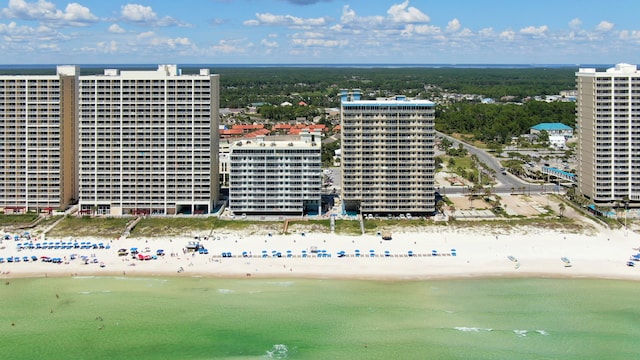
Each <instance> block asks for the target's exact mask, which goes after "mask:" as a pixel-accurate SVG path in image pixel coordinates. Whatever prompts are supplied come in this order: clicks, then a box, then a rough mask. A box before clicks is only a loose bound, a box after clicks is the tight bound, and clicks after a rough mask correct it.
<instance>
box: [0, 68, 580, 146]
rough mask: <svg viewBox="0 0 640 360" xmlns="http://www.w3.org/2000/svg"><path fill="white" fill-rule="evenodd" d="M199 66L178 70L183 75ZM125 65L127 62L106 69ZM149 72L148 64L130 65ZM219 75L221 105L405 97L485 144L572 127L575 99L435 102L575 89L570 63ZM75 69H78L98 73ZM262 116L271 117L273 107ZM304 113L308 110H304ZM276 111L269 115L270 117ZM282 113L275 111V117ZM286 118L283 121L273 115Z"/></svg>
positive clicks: (440, 125) (448, 127)
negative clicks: (354, 95) (449, 96)
mask: <svg viewBox="0 0 640 360" xmlns="http://www.w3.org/2000/svg"><path fill="white" fill-rule="evenodd" d="M205 66H206V65H202V66H192V67H182V69H183V73H184V74H189V73H197V72H198V70H199V68H201V67H205ZM113 67H115V68H119V69H122V70H126V69H127V66H123V65H120V66H113ZM132 68H133V69H136V70H141V69H148V70H154V69H155V67H141V66H134V67H132ZM210 69H211V71H212V73H217V74H220V107H221V108H226V107H229V108H243V107H246V106H249V105H250V104H253V103H267V104H272V105H278V104H280V103H282V102H284V101H288V102H291V103H293V104H297V103H298V102H299V101H304V102H305V103H306V104H307V105H308V106H310V107H312V108H317V110H318V111H317V112H318V113H321V111H319V110H321V109H322V108H325V107H338V106H339V97H338V93H339V89H342V88H344V89H355V88H359V89H361V90H362V94H363V99H374V98H376V97H384V96H392V95H399V94H402V95H406V96H408V97H416V98H421V99H428V100H433V101H434V102H436V103H437V104H438V107H437V116H436V128H437V129H438V130H439V131H443V132H445V133H464V134H469V135H472V136H473V137H474V138H476V139H477V140H481V141H484V142H497V143H506V142H508V141H509V140H510V139H511V137H512V136H517V135H519V134H522V133H525V132H528V128H529V127H531V126H532V125H535V124H537V123H540V122H561V123H564V124H567V125H570V126H574V125H575V110H574V108H575V104H573V103H558V102H553V103H546V102H536V101H529V102H526V103H524V104H523V105H515V104H501V103H497V104H481V103H480V102H478V101H459V102H453V103H449V102H447V103H445V102H444V101H443V102H442V103H440V99H442V97H441V96H442V95H443V94H444V93H458V94H477V95H482V97H486V98H492V99H495V100H497V101H500V99H501V98H503V97H505V96H509V97H510V99H511V101H513V102H517V101H520V100H521V99H525V98H528V97H534V96H544V95H557V94H558V93H559V92H560V91H562V90H570V89H574V88H575V72H576V71H577V70H578V69H577V68H575V67H560V68H558V67H551V68H525V69H522V68H519V69H502V68H446V67H443V68H422V67H417V68H404V67H399V68H386V67H385V68H357V67H344V68H339V67H327V68H322V67H237V68H234V67H215V66H210ZM53 72H55V69H46V70H42V69H34V68H33V67H32V68H30V69H26V70H20V69H3V70H0V74H15V73H20V74H43V73H44V74H52V73H53ZM101 72H102V69H101V68H99V67H84V68H82V67H81V73H82V74H96V73H101ZM265 110H266V111H265V114H267V113H271V114H277V111H274V109H273V108H269V109H265ZM306 110H307V113H308V111H309V109H306ZM274 116H275V115H274ZM280 116H281V115H280ZM278 120H286V119H278Z"/></svg>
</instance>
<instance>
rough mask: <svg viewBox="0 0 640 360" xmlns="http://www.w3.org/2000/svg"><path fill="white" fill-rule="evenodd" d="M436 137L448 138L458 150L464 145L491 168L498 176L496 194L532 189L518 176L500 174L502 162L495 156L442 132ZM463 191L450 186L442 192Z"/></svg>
mask: <svg viewBox="0 0 640 360" xmlns="http://www.w3.org/2000/svg"><path fill="white" fill-rule="evenodd" d="M436 135H437V136H440V137H443V138H447V139H448V140H449V141H451V142H452V143H453V147H454V148H457V147H458V144H462V146H463V147H464V148H465V149H466V150H467V151H468V152H469V153H470V154H472V155H476V156H477V157H478V160H479V161H480V162H482V163H484V164H486V165H487V166H488V167H489V168H491V169H493V170H495V174H496V175H495V177H496V181H497V182H498V185H497V186H495V187H494V188H493V191H494V192H495V193H496V194H509V193H511V192H512V189H521V188H522V187H526V188H527V189H530V188H531V186H532V185H533V184H530V183H528V182H526V181H522V180H520V179H519V178H517V177H516V176H513V175H511V174H509V173H507V174H506V175H503V174H502V173H501V172H500V168H501V165H500V162H498V160H497V159H496V158H494V157H493V156H491V155H489V154H488V153H487V152H486V151H484V150H482V149H479V148H477V147H475V146H473V145H470V144H467V143H465V142H462V141H460V140H458V139H456V138H453V137H451V136H449V135H446V134H443V133H441V132H437V131H436ZM463 191H464V188H460V187H459V186H457V187H453V186H449V187H446V189H442V192H444V193H446V194H447V195H449V194H462V193H463Z"/></svg>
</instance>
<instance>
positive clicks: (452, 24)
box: [447, 18, 462, 32]
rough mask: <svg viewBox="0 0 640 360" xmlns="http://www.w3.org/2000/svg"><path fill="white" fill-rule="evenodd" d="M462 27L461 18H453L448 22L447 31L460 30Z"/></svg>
mask: <svg viewBox="0 0 640 360" xmlns="http://www.w3.org/2000/svg"><path fill="white" fill-rule="evenodd" d="M461 27H462V25H460V20H458V19H457V18H456V19H453V20H451V21H449V22H448V23H447V31H449V32H455V31H458V30H460V28H461Z"/></svg>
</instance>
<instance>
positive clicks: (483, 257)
mask: <svg viewBox="0 0 640 360" xmlns="http://www.w3.org/2000/svg"><path fill="white" fill-rule="evenodd" d="M483 230H484V229H477V228H475V229H466V230H463V229H442V228H425V229H422V230H420V231H408V232H398V233H394V234H393V239H392V240H382V239H381V237H380V236H374V235H362V236H349V235H335V234H326V233H297V234H288V235H280V234H277V235H271V234H247V233H243V232H242V231H238V232H233V231H225V232H221V233H219V234H216V235H215V236H212V238H210V239H209V238H206V237H201V236H200V237H198V241H199V242H200V244H201V245H202V246H203V247H204V248H206V249H207V252H208V254H200V253H197V252H195V253H190V252H187V251H186V249H185V247H186V246H187V245H188V244H189V242H193V241H196V240H195V239H196V238H195V236H197V234H191V235H190V236H183V237H175V238H169V237H162V238H155V239H144V238H126V239H112V240H108V239H101V238H84V239H74V238H66V239H48V240H47V241H45V242H44V243H49V242H52V243H55V242H61V243H65V244H73V243H78V242H81V241H84V242H87V243H91V244H98V243H103V245H104V248H88V249H80V248H75V247H71V248H68V249H55V248H52V249H36V248H33V249H30V248H29V247H28V246H27V245H25V247H24V248H23V249H22V250H18V248H17V244H23V243H24V244H27V242H25V241H23V240H21V241H14V240H4V241H3V242H2V244H1V245H0V257H1V258H3V259H4V262H3V263H0V278H2V279H12V278H13V279H15V278H36V277H69V276H116V277H117V276H125V277H171V278H180V277H202V278H215V279H240V278H247V279H251V278H258V279H275V278H282V279H295V278H301V279H303V278H304V279H336V280H349V279H351V280H375V281H420V280H446V279H473V278H478V279H480V278H484V279H486V278H590V279H611V280H626V281H640V262H638V266H637V268H636V267H629V266H627V264H626V263H627V261H629V259H630V256H631V255H633V254H636V253H638V252H639V251H638V250H637V249H638V245H640V236H639V235H637V234H635V233H633V232H630V231H623V230H610V229H598V230H597V231H594V232H593V233H591V232H590V233H589V234H586V233H562V232H558V231H555V230H546V229H540V228H534V227H522V228H518V229H515V230H512V231H510V232H509V233H500V234H496V233H492V232H491V231H490V228H487V229H486V231H483ZM87 240H89V241H87ZM38 243H39V241H35V240H34V239H32V240H31V241H29V244H30V246H34V244H38ZM45 245H46V244H45ZM107 247H108V248H107ZM120 248H122V249H126V250H127V252H129V251H130V249H131V248H138V249H140V251H141V252H142V254H143V255H149V256H150V257H151V256H153V255H155V254H156V251H157V249H163V250H164V252H165V255H164V256H156V257H157V259H151V260H138V259H137V258H136V259H133V258H131V255H130V254H129V255H127V256H118V249H120ZM146 248H148V249H146ZM315 249H317V250H318V253H319V254H320V255H322V254H325V256H324V257H318V256H317V254H316V253H315V252H312V250H315ZM145 250H148V251H147V252H145ZM245 252H246V254H245V255H246V257H243V253H245ZM340 252H344V256H343V257H338V256H339V254H340ZM387 252H388V253H387ZM410 252H411V253H412V255H413V256H409V253H410ZM223 253H224V254H228V253H231V256H232V257H226V256H225V257H223V256H222V254H223ZM277 253H280V255H281V257H276V255H277ZM356 253H359V254H360V256H359V257H356ZM371 253H373V254H375V256H374V257H371V256H370V254H371ZM72 254H73V255H75V256H72ZM303 254H306V257H303V256H304V255H303ZM16 256H18V257H20V258H22V257H24V256H27V257H28V258H29V259H30V258H31V256H36V257H37V258H38V260H37V261H27V262H24V261H21V262H20V263H15V262H13V263H8V262H7V260H6V259H7V258H8V257H16ZM42 256H48V257H58V258H60V259H61V263H58V264H56V263H49V262H43V261H42V260H41V257H42ZM329 256H330V257H329ZM83 257H84V258H83ZM514 260H515V261H514ZM568 264H570V265H571V266H570V267H567V266H566V265H568ZM101 265H103V267H101Z"/></svg>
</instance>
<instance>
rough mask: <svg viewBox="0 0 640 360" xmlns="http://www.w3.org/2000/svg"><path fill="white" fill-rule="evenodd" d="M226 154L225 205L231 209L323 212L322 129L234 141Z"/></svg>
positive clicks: (298, 213) (290, 212)
mask: <svg viewBox="0 0 640 360" xmlns="http://www.w3.org/2000/svg"><path fill="white" fill-rule="evenodd" d="M229 158H230V161H229V172H230V174H229V207H230V208H231V211H233V212H234V213H235V214H242V213H245V214H291V215H307V214H318V213H319V212H320V211H321V208H320V207H321V197H322V195H321V187H322V151H321V138H320V132H315V133H309V132H302V133H301V134H300V136H299V137H296V138H295V139H294V138H292V137H291V136H289V137H287V138H285V139H283V138H281V137H258V138H255V139H251V140H247V139H242V140H236V141H234V142H233V143H232V144H231V148H230V155H229Z"/></svg>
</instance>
